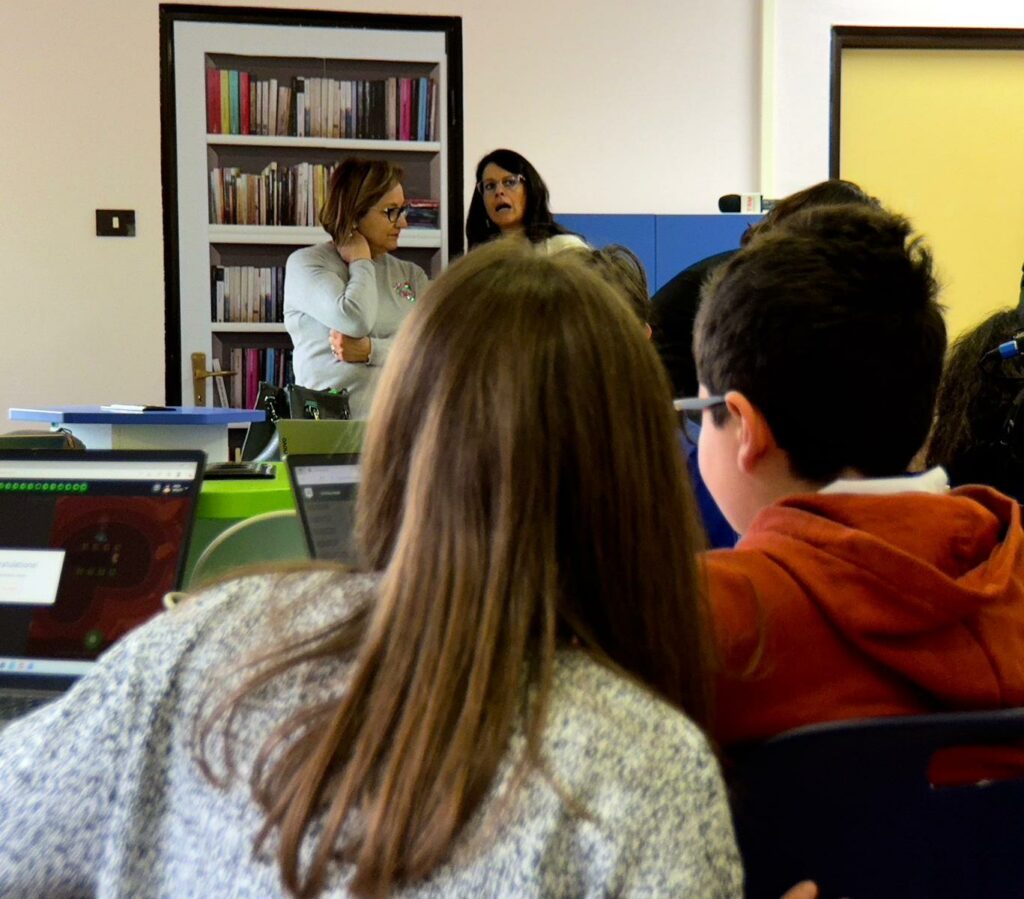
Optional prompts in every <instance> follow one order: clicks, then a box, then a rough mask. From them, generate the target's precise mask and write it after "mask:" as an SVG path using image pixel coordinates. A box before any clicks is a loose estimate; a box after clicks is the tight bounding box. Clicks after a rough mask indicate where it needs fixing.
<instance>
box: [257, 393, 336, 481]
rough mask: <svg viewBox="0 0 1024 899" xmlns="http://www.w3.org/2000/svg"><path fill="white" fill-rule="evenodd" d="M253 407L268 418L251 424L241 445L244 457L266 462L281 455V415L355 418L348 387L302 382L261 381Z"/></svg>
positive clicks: (284, 416)
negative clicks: (317, 387) (326, 387)
mask: <svg viewBox="0 0 1024 899" xmlns="http://www.w3.org/2000/svg"><path fill="white" fill-rule="evenodd" d="M254 408H256V409H262V410H263V411H264V412H266V413H267V418H266V421H257V422H253V423H252V424H251V425H249V431H248V433H247V434H246V435H245V443H244V444H243V445H242V459H243V460H245V461H258V462H265V461H269V460H272V459H280V458H281V452H280V445H279V439H278V434H277V428H276V427H275V426H274V422H276V421H277V420H278V419H281V418H309V419H313V420H317V421H319V420H321V419H322V420H325V421H326V420H330V421H348V420H349V419H351V418H352V409H351V408H350V406H349V402H348V389H347V388H345V387H342V388H341V389H340V390H314V389H313V388H312V387H302V386H301V385H299V384H289V385H287V386H286V387H278V386H277V385H276V384H268V383H267V382H265V381H261V382H260V389H259V393H258V394H257V397H256V405H255V407H254Z"/></svg>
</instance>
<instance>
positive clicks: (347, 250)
mask: <svg viewBox="0 0 1024 899" xmlns="http://www.w3.org/2000/svg"><path fill="white" fill-rule="evenodd" d="M335 246H337V248H338V255H339V256H341V258H342V261H343V262H344V263H345V265H351V264H352V263H353V262H357V261H358V260H360V259H370V258H371V257H370V245H369V244H368V243H367V242H366V238H365V237H363V235H362V234H360V233H359V232H358V231H353V232H352V233H351V234H349V236H348V237H347V238H346V239H345V241H344V242H343V243H340V244H335Z"/></svg>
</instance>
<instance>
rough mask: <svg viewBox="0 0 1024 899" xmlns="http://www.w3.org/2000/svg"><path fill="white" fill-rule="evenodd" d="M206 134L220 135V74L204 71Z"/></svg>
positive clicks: (214, 70)
mask: <svg viewBox="0 0 1024 899" xmlns="http://www.w3.org/2000/svg"><path fill="white" fill-rule="evenodd" d="M206 132H207V134H220V72H218V71H217V70H216V69H207V70H206Z"/></svg>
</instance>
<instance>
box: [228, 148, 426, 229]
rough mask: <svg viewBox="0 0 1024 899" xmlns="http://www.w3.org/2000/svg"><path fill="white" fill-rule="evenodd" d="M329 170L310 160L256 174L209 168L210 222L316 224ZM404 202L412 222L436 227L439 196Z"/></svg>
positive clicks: (330, 167)
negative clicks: (433, 198) (436, 198)
mask: <svg viewBox="0 0 1024 899" xmlns="http://www.w3.org/2000/svg"><path fill="white" fill-rule="evenodd" d="M333 171H334V166H333V165H321V164H319V163H311V162H300V163H297V164H296V165H293V166H290V167H285V166H284V165H279V164H278V163H277V162H271V163H269V164H268V165H267V166H266V167H265V168H264V169H263V171H262V172H260V173H259V174H258V175H255V174H249V173H247V172H243V171H242V170H241V169H240V168H238V167H230V168H215V169H213V170H212V171H211V172H210V224H211V225H295V226H298V227H303V228H310V227H313V228H315V227H316V226H317V225H319V224H320V207H321V206H322V205H323V202H324V199H325V198H326V196H327V186H328V184H329V182H330V179H331V173H332V172H333ZM406 202H407V204H408V206H409V210H408V212H407V213H406V221H407V222H408V223H409V226H410V227H412V228H438V227H440V216H441V205H440V202H439V201H438V200H430V199H409V200H407V201H406Z"/></svg>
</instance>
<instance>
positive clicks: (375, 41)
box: [160, 4, 462, 406]
mask: <svg viewBox="0 0 1024 899" xmlns="http://www.w3.org/2000/svg"><path fill="white" fill-rule="evenodd" d="M160 38H161V117H162V119H161V122H162V135H163V145H162V151H163V153H162V157H163V159H162V161H163V166H162V169H163V185H164V204H163V205H164V235H165V240H164V246H165V249H164V262H165V266H164V268H165V281H166V300H165V304H166V306H165V308H166V313H165V319H166V323H167V327H166V334H167V338H166V346H165V350H166V401H167V402H168V404H171V405H177V404H180V402H181V401H182V398H183V397H184V398H191V397H193V396H194V395H195V391H194V385H193V384H192V370H193V366H192V355H193V354H194V353H198V352H202V353H204V354H206V357H207V360H208V365H209V367H211V368H212V367H215V366H218V365H219V366H220V368H221V369H222V370H224V371H240V372H242V374H240V375H238V376H232V377H230V378H225V379H224V381H225V382H226V383H225V384H224V386H225V387H226V388H227V396H228V400H229V404H230V405H232V406H251V402H250V400H252V399H253V398H254V397H253V396H251V395H250V394H252V393H253V391H254V388H255V386H256V384H257V383H258V381H260V380H268V381H277V382H279V383H281V382H284V381H287V380H288V379H289V378H290V376H291V375H290V354H291V340H290V337H289V335H288V332H287V330H286V328H285V325H284V323H283V304H284V289H285V284H284V280H285V263H286V261H287V259H288V256H289V255H290V254H291V253H292V252H293V251H294V250H295V249H297V248H298V247H302V246H308V245H310V244H316V243H321V242H323V241H325V240H327V239H328V238H327V234H326V232H324V230H323V229H322V228H321V227H319V225H318V224H317V220H316V210H317V209H318V208H319V205H320V201H321V199H322V196H323V191H324V189H325V185H326V182H327V178H328V177H329V173H330V170H331V168H332V167H333V166H334V165H336V164H337V163H339V162H341V160H343V159H344V158H345V157H347V156H353V155H365V156H369V157H371V158H375V159H391V160H393V161H394V162H396V163H397V164H398V165H399V166H401V168H402V170H403V172H404V175H403V180H402V183H403V186H404V188H405V195H406V197H407V198H409V199H410V200H412V201H416V200H423V201H432V203H428V202H425V203H421V204H418V205H417V206H415V207H414V208H415V209H418V210H419V215H420V218H419V219H418V221H419V222H423V223H425V224H433V222H434V221H435V219H436V221H437V226H436V227H412V228H407V229H405V230H404V231H403V232H402V236H401V238H400V240H399V245H398V250H397V251H396V255H398V256H400V257H403V258H406V259H409V260H411V261H414V262H416V263H417V264H418V265H420V266H422V267H423V268H425V269H426V270H427V271H428V272H432V273H433V274H437V273H439V272H440V270H441V268H442V267H443V266H444V265H445V264H447V261H448V259H449V257H450V256H452V255H455V254H457V253H459V252H461V250H462V134H461V120H462V110H461V103H462V100H461V93H462V73H461V56H462V50H461V21H460V20H459V19H458V18H454V17H443V16H407V15H379V14H364V13H332V12H319V11H310V10H282V9H257V8H249V7H235V8H228V7H202V6H196V5H177V4H162V5H161V6H160ZM341 135H348V136H346V137H342V136H341ZM384 137H387V138H388V139H382V138H384ZM261 221H269V222H284V223H296V224H274V225H254V224H233V223H234V222H246V223H251V222H261ZM220 319H228V320H227V321H223V320H220ZM256 369H258V372H256V371H255V370H256ZM218 393H219V390H207V398H208V402H209V403H210V404H212V405H220V404H221V401H220V399H219V397H218Z"/></svg>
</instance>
